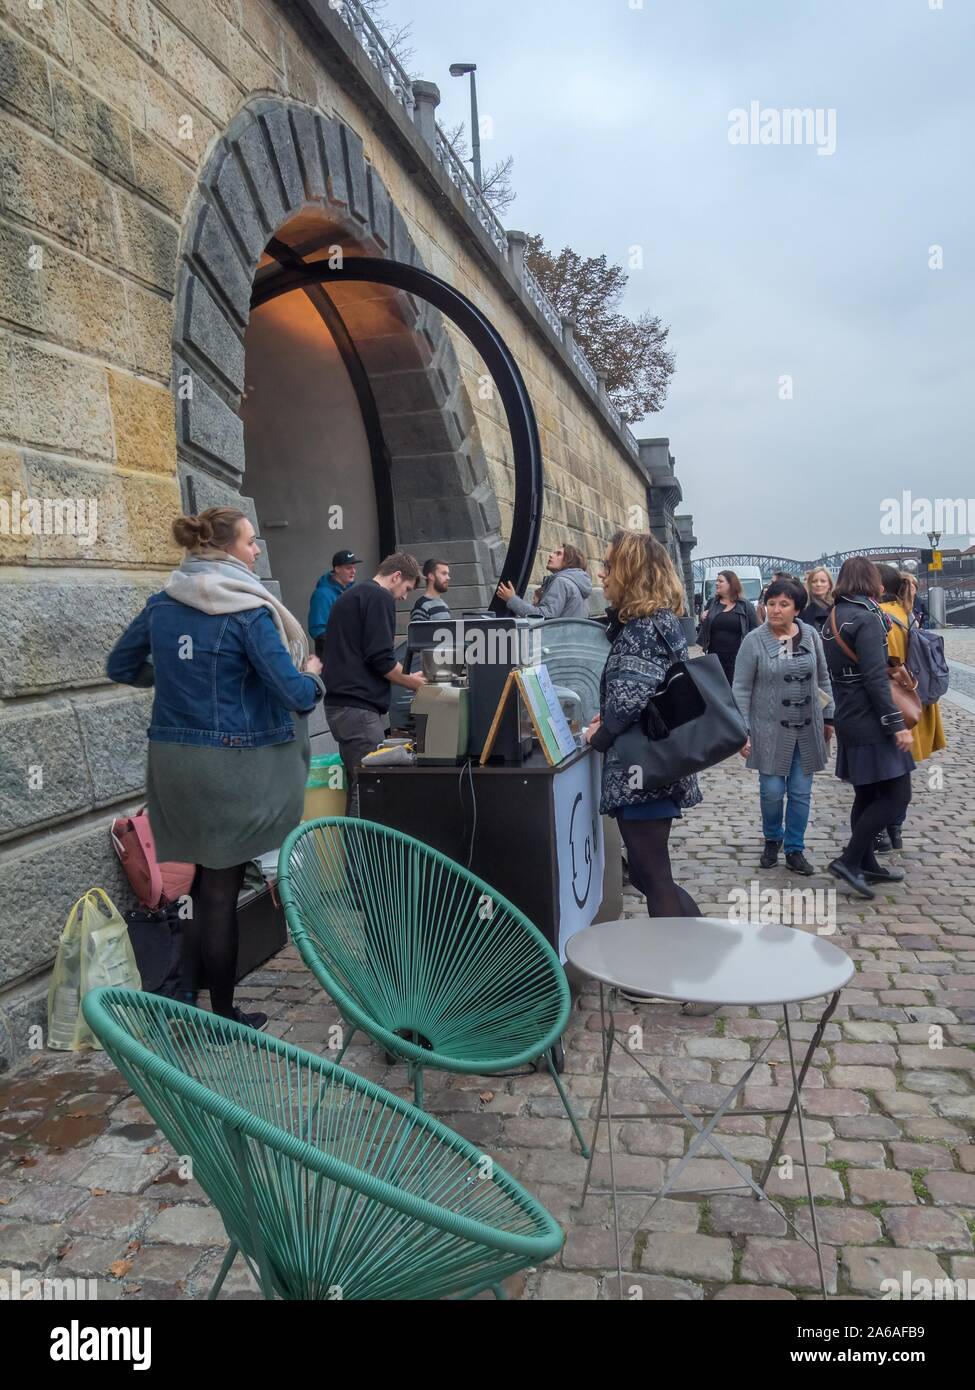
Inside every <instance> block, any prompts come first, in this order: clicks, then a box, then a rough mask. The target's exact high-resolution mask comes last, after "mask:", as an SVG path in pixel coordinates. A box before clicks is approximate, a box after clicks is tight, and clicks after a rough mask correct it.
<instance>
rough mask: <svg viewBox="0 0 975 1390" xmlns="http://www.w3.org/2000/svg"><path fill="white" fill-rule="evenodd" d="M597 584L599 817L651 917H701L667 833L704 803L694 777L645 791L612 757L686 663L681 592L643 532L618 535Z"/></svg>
mask: <svg viewBox="0 0 975 1390" xmlns="http://www.w3.org/2000/svg"><path fill="white" fill-rule="evenodd" d="M601 579H602V583H603V591H604V593H605V594H606V597H607V599H608V600H609V604H610V622H609V626H608V628H607V636H608V638H609V640H610V641H611V642H612V644H613V645H612V647H611V649H610V653H609V656H608V658H607V660H606V667H605V670H604V671H603V675H602V679H601V681H600V690H599V714H598V715H597V716H596V717H595V719H594V720H593V722H592V724H591V725H590V726H589V729H588V735H587V736H588V739H589V743H590V744H591V745H592V747H593V748H595V749H598V750H599V752H601V753H602V754H603V755H604V757H603V772H602V800H601V803H600V810H601V812H602V813H603V814H604V815H609V816H615V817H616V819H617V821H618V822H619V827H620V834H621V835H622V837H623V843H624V844H625V845H626V852H627V862H628V864H629V871H630V882H631V883H632V884H633V885H634V887H636V888H637V889H638V890H639V891H640V892H641V893H644V894H645V895H646V899H647V914H648V915H649V916H650V917H700V915H701V911H700V908H699V907H698V906H697V903H695V901H694V899H693V898H692V897H691V896H690V895H689V894H688V893H686V892H685V891H684V889H683V888H680V887H678V885H677V884H676V883H675V882H674V878H673V873H672V872H671V865H670V849H669V840H670V829H671V826H672V824H673V822H674V821H675V820H676V819H677V818H678V817H680V815H681V812H682V810H683V808H685V807H690V806H696V805H698V803H699V802H700V801H701V800H702V797H701V792H700V789H699V787H698V784H697V778H696V777H694V776H691V777H684V778H681V779H680V781H678V782H674V783H673V784H672V785H671V786H667V787H651V788H647V789H644V788H642V787H641V786H639V785H638V783H639V778H637V777H636V776H634V775H633V774H634V771H635V770H634V769H632V768H629V767H627V766H625V765H624V764H623V762H622V760H621V759H620V756H619V754H618V753H617V752H616V751H615V749H614V743H615V741H616V739H617V738H619V736H620V734H622V733H623V731H624V729H628V728H629V727H630V725H631V724H634V723H635V722H636V721H637V720H638V719H639V717H640V715H641V714H642V713H643V711H644V709H645V708H646V705H647V701H648V700H649V699H650V697H651V696H652V695H654V694H655V693H656V692H657V690H658V689H659V688H660V686H661V685H662V683H663V679H664V676H665V674H666V672H667V669H668V668H669V667H670V666H671V665H672V663H673V662H675V661H683V660H685V659H686V657H687V639H686V638H685V636H684V629H683V627H682V625H681V622H680V618H681V615H682V613H683V612H684V589H683V586H682V584H681V582H680V578H679V576H678V574H677V571H676V569H675V568H674V566H673V563H672V562H671V559H670V556H669V555H668V554H667V552H666V550H665V549H664V548H663V546H662V545H661V544H660V542H659V541H656V540H654V538H653V536H651V535H649V534H647V533H645V532H637V531H617V533H616V535H615V536H614V537H613V539H612V540H611V541H610V543H609V546H608V548H607V551H606V557H605V559H604V560H603V567H602V574H601Z"/></svg>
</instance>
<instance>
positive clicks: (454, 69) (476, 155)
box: [450, 63, 482, 188]
mask: <svg viewBox="0 0 975 1390" xmlns="http://www.w3.org/2000/svg"><path fill="white" fill-rule="evenodd" d="M475 72H477V64H476V63H451V65H450V75H451V77H466V76H467V74H468V73H470V75H471V151H472V154H473V163H474V182H475V183H476V184H477V186H478V188H481V187H482V179H481V127H480V122H479V121H478V119H477V80H476V78H475V77H474V74H475Z"/></svg>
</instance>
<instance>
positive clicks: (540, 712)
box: [480, 666, 577, 767]
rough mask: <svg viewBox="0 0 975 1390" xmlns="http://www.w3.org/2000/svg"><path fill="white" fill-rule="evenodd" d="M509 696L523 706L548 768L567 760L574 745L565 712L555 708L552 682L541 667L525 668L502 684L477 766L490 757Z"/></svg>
mask: <svg viewBox="0 0 975 1390" xmlns="http://www.w3.org/2000/svg"><path fill="white" fill-rule="evenodd" d="M512 692H514V693H515V696H516V697H518V698H521V699H522V700H524V702H525V706H526V708H527V710H528V714H529V717H530V719H531V722H532V728H533V729H534V730H535V736H536V737H537V739H538V742H539V744H540V746H541V749H542V752H543V753H544V754H545V761H546V762H547V763H548V765H549V767H554V766H555V765H556V764H557V763H561V762H563V761H564V760H565V759H566V758H568V757H571V755H572V754H573V753H574V752H575V751H576V747H577V745H576V741H575V738H574V737H573V735H572V730H571V729H570V728H569V722H568V720H567V719H566V717H565V712H564V711H563V709H562V706H561V705H560V704H559V697H558V696H557V695H556V693H555V687H554V685H553V684H552V678H551V676H550V675H549V673H548V670H547V668H546V667H545V666H527V667H525V668H524V669H523V670H514V671H511V672H510V674H509V675H508V679H507V680H506V681H505V683H504V689H503V690H502V692H501V698H500V700H499V701H498V708H497V709H496V711H495V714H494V719H493V721H492V723H491V728H490V730H489V731H488V736H487V739H486V740H485V744H484V748H483V751H482V752H481V759H480V761H481V764H482V765H483V764H484V763H486V762H487V760H488V758H490V756H491V749H492V748H493V746H494V739H495V735H496V733H497V730H498V726H499V725H500V723H501V716H502V714H503V713H504V708H505V705H506V703H507V701H508V700H509V699H510V698H511V695H512Z"/></svg>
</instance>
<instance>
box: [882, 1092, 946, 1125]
mask: <svg viewBox="0 0 975 1390" xmlns="http://www.w3.org/2000/svg"><path fill="white" fill-rule="evenodd" d="M875 1099H876V1101H877V1104H878V1105H879V1106H880V1107H881V1108H882V1109H884V1110H886V1111H887V1113H888V1114H889V1115H892V1116H893V1117H894V1118H895V1119H906V1118H908V1117H909V1116H918V1115H933V1114H934V1107H933V1106H932V1105H931V1102H930V1101H929V1100H927V1099H926V1097H924V1096H919V1095H915V1094H914V1093H913V1092H911V1091H877V1092H876V1094H875Z"/></svg>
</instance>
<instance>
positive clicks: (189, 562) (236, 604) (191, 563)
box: [163, 546, 308, 671]
mask: <svg viewBox="0 0 975 1390" xmlns="http://www.w3.org/2000/svg"><path fill="white" fill-rule="evenodd" d="M163 588H164V590H165V592H166V593H167V594H169V595H170V596H171V597H172V598H174V599H177V600H178V602H180V603H185V604H186V605H187V607H189V608H196V609H198V610H199V612H201V613H213V614H219V613H241V612H244V611H245V610H246V609H249V608H267V609H269V610H270V613H271V617H272V618H273V619H274V625H275V627H276V628H277V630H278V633H279V634H280V637H281V641H282V642H283V644H284V646H285V647H286V648H287V650H288V653H289V654H290V656H291V660H292V661H293V662H294V664H295V666H296V667H297V668H298V670H299V671H300V670H301V669H302V667H303V666H304V664H305V661H306V660H307V658H308V639H307V638H306V637H305V634H304V631H303V629H302V626H301V624H300V623H299V622H298V620H297V619H296V618H295V617H294V616H293V615H292V614H291V613H289V611H288V610H287V608H285V606H284V604H283V603H282V602H281V600H280V599H279V598H275V596H274V595H273V594H272V593H271V592H270V590H268V589H265V587H264V585H263V584H262V583H261V581H260V580H259V579H258V577H257V575H255V574H252V573H251V571H250V570H249V569H248V568H247V566H246V565H244V564H242V563H241V562H240V560H235V559H234V558H233V556H232V555H228V554H227V552H226V551H225V550H218V549H216V547H215V546H201V547H200V549H199V550H194V551H192V552H190V553H188V554H187V555H186V557H185V559H184V560H183V563H182V564H181V565H180V567H179V569H178V570H173V572H172V574H171V575H170V576H169V579H168V580H167V581H166V583H165V584H164V585H163Z"/></svg>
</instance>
